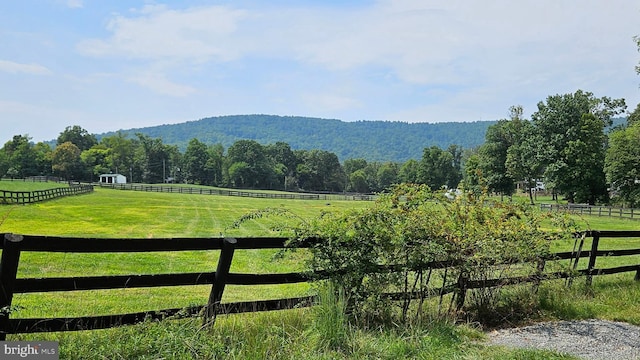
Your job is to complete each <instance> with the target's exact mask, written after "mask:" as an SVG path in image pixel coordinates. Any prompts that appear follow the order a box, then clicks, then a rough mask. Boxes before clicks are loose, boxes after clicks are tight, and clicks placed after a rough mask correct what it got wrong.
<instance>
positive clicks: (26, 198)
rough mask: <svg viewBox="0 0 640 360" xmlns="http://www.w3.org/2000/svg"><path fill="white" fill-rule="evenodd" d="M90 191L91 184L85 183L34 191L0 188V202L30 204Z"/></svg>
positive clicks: (91, 189) (91, 188)
mask: <svg viewBox="0 0 640 360" xmlns="http://www.w3.org/2000/svg"><path fill="white" fill-rule="evenodd" d="M92 191H93V185H86V184H85V185H71V186H69V187H60V188H53V189H47V190H35V191H7V190H0V204H30V203H35V202H39V201H45V200H51V199H56V198H59V197H63V196H71V195H79V194H86V193H90V192H92Z"/></svg>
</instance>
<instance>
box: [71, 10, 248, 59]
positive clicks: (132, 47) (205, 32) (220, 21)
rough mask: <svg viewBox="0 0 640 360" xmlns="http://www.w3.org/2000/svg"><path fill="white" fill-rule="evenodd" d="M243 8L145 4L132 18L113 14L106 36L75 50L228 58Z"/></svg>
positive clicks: (233, 50) (98, 53)
mask: <svg viewBox="0 0 640 360" xmlns="http://www.w3.org/2000/svg"><path fill="white" fill-rule="evenodd" d="M245 15H246V12H245V11H242V10H234V9H231V8H227V7H222V6H211V7H199V8H189V9H186V10H171V9H169V8H167V7H166V6H147V7H145V8H143V9H142V10H140V11H134V12H133V13H132V16H131V17H125V16H122V15H117V16H115V17H114V18H113V19H112V20H111V21H110V22H109V24H108V26H107V29H108V30H109V31H110V32H111V33H112V36H111V37H110V38H108V39H89V40H85V41H82V42H80V43H79V44H78V46H77V48H78V50H79V51H80V52H81V53H83V54H85V55H90V56H118V57H119V56H124V57H129V58H139V59H150V60H157V59H164V58H173V59H187V60H197V61H207V60H210V59H217V60H231V59H234V58H237V57H238V56H239V53H238V50H237V49H236V48H235V46H234V41H233V39H232V34H233V33H234V32H235V31H236V29H237V26H238V22H239V21H240V20H242V19H243V18H244V17H245Z"/></svg>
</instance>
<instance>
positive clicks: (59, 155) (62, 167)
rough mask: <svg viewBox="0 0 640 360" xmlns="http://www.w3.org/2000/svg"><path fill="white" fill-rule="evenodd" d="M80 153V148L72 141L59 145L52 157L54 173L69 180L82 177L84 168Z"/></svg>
mask: <svg viewBox="0 0 640 360" xmlns="http://www.w3.org/2000/svg"><path fill="white" fill-rule="evenodd" d="M80 153H81V152H80V149H79V148H78V147H77V146H76V145H75V144H74V143H72V142H70V141H67V142H65V143H62V144H60V145H58V146H57V147H56V149H55V150H54V151H53V157H52V159H51V167H52V169H53V172H54V174H57V175H59V176H61V177H63V178H65V179H67V180H78V179H81V178H82V172H83V171H82V170H83V169H84V168H83V166H82V161H81V159H80Z"/></svg>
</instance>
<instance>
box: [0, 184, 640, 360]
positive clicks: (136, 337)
mask: <svg viewBox="0 0 640 360" xmlns="http://www.w3.org/2000/svg"><path fill="white" fill-rule="evenodd" d="M10 183H11V184H14V186H15V184H21V185H22V187H21V188H19V189H18V188H15V189H16V190H14V191H17V190H25V189H26V190H29V191H31V190H34V189H35V187H36V186H41V185H42V183H19V182H10ZM5 185H6V184H5V182H4V181H3V182H0V189H2V188H6V186H5ZM51 186H52V184H49V187H51ZM55 186H57V184H56V185H55ZM370 205H371V203H370V202H356V201H333V200H332V201H330V202H328V201H317V200H316V201H303V200H270V199H254V198H238V197H225V196H209V195H185V194H169V193H143V192H133V191H121V190H109V189H101V188H97V189H96V191H95V192H94V193H93V194H88V195H80V196H73V197H67V198H61V199H57V200H53V201H47V202H42V203H37V204H31V205H11V206H8V205H5V206H0V232H3V233H7V232H12V233H19V234H37V235H50V236H74V237H96V238H108V237H117V238H164V237H219V236H221V235H224V236H238V237H242V236H277V235H278V233H276V232H274V231H273V230H272V227H273V226H274V225H277V224H279V222H282V221H287V220H286V219H283V218H265V219H258V220H251V221H247V222H245V223H243V225H242V226H241V227H240V228H237V229H230V228H229V227H230V226H231V225H232V224H233V223H234V221H236V220H237V219H239V218H240V217H241V216H242V215H244V214H246V213H248V212H251V211H255V210H259V209H265V208H286V209H288V210H290V211H291V213H293V214H295V215H296V216H299V217H300V218H304V219H308V218H311V217H313V216H317V215H319V214H320V213H321V212H323V211H343V210H345V209H350V208H355V207H367V206H370ZM578 221H579V222H580V224H581V226H584V227H585V228H589V229H597V230H638V229H640V222H638V221H636V220H622V219H617V218H604V217H603V218H597V217H589V218H582V219H578ZM610 240H611V241H610ZM572 245H573V244H559V245H557V250H570V248H571V246H572ZM638 245H640V239H604V240H602V241H601V248H603V249H604V248H608V247H611V248H633V247H638ZM588 246H590V245H589V243H588V242H587V244H585V247H586V249H588ZM275 254H276V251H274V250H248V251H247V250H244V251H240V250H238V251H236V254H235V256H234V262H233V265H232V269H231V271H233V272H247V273H250V272H256V273H261V272H289V271H298V270H301V269H302V268H303V260H304V257H305V254H304V252H302V251H301V252H296V253H293V254H289V255H287V256H285V257H284V258H276V257H274V256H275ZM217 259H218V252H217V251H208V252H206V251H201V252H196V251H193V252H182V253H149V254H140V253H136V254H46V255H45V254H40V253H25V254H23V256H22V257H21V262H20V268H19V273H18V276H19V277H44V276H76V275H102V274H152V273H170V272H197V271H214V270H215V267H216V264H217ZM582 261H585V263H586V260H585V259H583V260H582ZM602 261H603V262H602V264H603V265H605V264H606V265H607V266H616V265H618V264H622V262H624V261H635V260H634V259H631V260H623V259H620V258H611V259H604V260H602ZM637 263H640V261H638V262H637ZM598 264H600V260H599V263H598ZM209 291H210V287H208V286H197V287H196V286H191V287H170V288H158V289H125V290H106V291H83V292H65V293H43V294H21V295H16V297H15V298H14V305H17V306H18V307H19V308H18V310H17V312H16V313H15V314H14V315H12V316H14V317H47V316H51V317H62V316H82V315H98V314H112V313H125V312H133V311H145V310H154V309H162V308H170V307H181V306H189V305H194V304H203V303H205V302H206V300H207V297H208V294H209ZM308 291H309V285H307V284H298V285H277V286H276V285H273V286H253V287H242V286H230V287H228V288H227V289H226V290H225V296H224V299H223V301H236V300H250V299H267V298H280V297H286V296H298V295H304V294H306V293H308ZM541 298H542V303H543V307H544V312H543V313H542V314H541V316H540V318H541V319H555V318H562V319H571V318H604V319H611V320H621V321H628V322H631V323H634V324H640V315H638V314H640V285H639V284H638V282H635V281H634V280H633V274H623V275H615V276H602V277H596V278H595V280H594V286H593V287H592V288H591V289H585V287H584V285H583V281H582V280H580V279H579V280H578V281H576V285H574V286H573V287H572V288H571V289H565V288H562V284H559V283H558V284H552V283H550V284H549V285H546V286H544V287H543V288H542V290H541ZM314 311H315V310H313V309H297V310H290V311H282V312H272V313H264V314H243V315H232V316H227V317H221V318H220V319H219V320H218V321H217V323H216V327H215V328H214V329H213V330H203V329H201V328H200V326H199V320H198V319H188V320H180V321H168V322H163V323H153V322H148V323H144V324H141V325H136V326H128V327H123V328H116V329H108V330H99V331H88V332H73V333H52V334H23V335H10V336H9V337H8V340H53V341H59V342H60V347H61V351H62V353H61V358H104V359H111V358H121V359H131V358H148V359H156V358H166V359H173V358H184V359H192V358H197V359H214V358H232V359H245V358H255V359H261V358H265V359H266V358H269V359H271V358H282V359H285V358H311V359H333V358H338V359H362V358H388V359H395V358H415V359H440V358H486V359H513V358H518V359H539V358H545V359H546V358H548V359H564V358H569V357H565V356H562V355H559V354H555V353H551V352H541V351H527V350H508V349H503V348H496V347H487V346H485V345H483V344H482V343H481V339H482V337H483V335H482V332H480V331H478V329H477V328H475V327H474V326H473V325H470V324H466V325H462V326H460V325H453V324H452V323H447V322H445V323H442V322H440V321H435V320H434V322H433V323H431V324H430V325H429V326H427V327H416V328H404V330H379V331H365V330H358V329H351V333H350V335H349V336H348V339H347V340H346V341H345V343H344V344H343V346H342V347H340V348H327V347H326V346H324V345H322V344H324V342H323V341H320V340H318V338H322V337H323V336H325V335H326V334H325V331H324V330H322V329H320V330H318V329H317V328H316V327H317V324H316V322H315V320H314V319H317V318H318V316H319V315H318V314H317V313H315V312H314ZM320 316H322V315H320ZM478 340H480V342H478ZM83 354H85V355H83ZM86 354H92V356H87V355H86ZM96 354H97V356H93V355H96Z"/></svg>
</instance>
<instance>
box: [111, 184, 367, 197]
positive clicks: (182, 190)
mask: <svg viewBox="0 0 640 360" xmlns="http://www.w3.org/2000/svg"><path fill="white" fill-rule="evenodd" d="M100 187H104V188H109V189H117V190H133V191H147V192H165V193H177V194H199V195H223V196H239V197H251V198H261V199H297V200H360V201H372V200H375V199H376V198H377V196H375V195H366V194H329V193H327V194H310V193H309V194H306V193H270V192H257V191H246V190H227V189H210V188H204V187H202V188H201V187H184V186H172V185H145V184H102V183H101V184H100Z"/></svg>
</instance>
